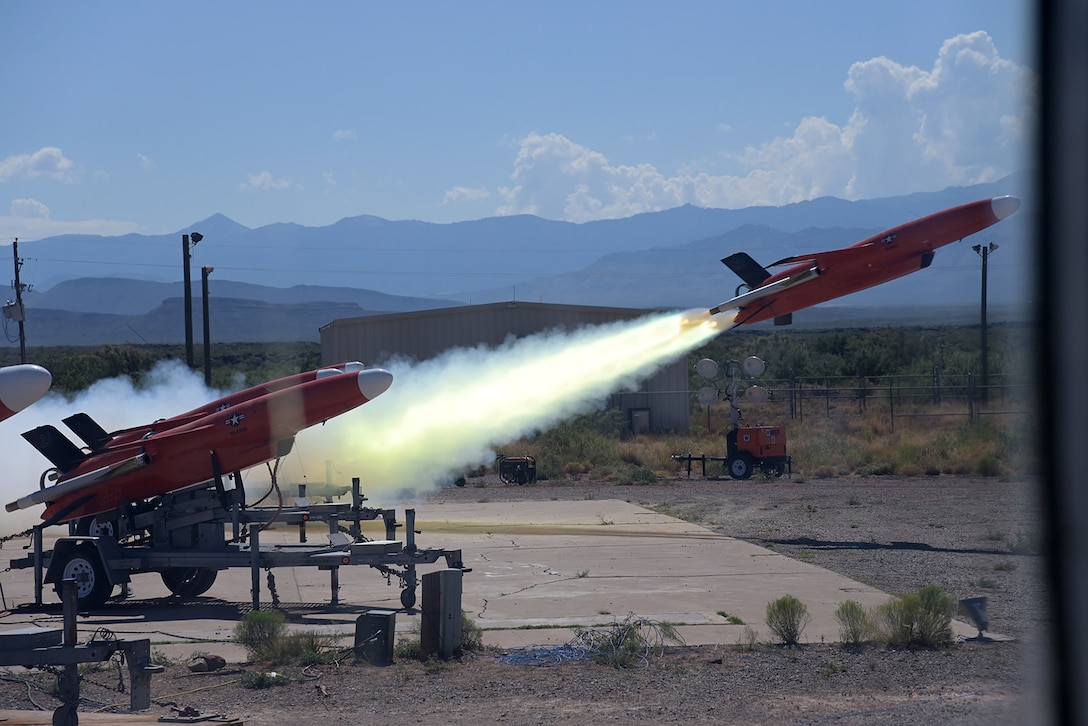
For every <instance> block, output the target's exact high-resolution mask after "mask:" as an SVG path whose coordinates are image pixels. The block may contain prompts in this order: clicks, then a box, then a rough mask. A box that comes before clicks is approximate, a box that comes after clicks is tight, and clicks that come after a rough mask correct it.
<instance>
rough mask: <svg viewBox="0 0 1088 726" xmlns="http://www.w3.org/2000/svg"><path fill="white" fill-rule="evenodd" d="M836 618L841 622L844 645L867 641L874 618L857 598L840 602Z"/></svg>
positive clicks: (840, 628) (840, 637)
mask: <svg viewBox="0 0 1088 726" xmlns="http://www.w3.org/2000/svg"><path fill="white" fill-rule="evenodd" d="M835 620H836V621H837V622H838V624H839V639H840V640H841V641H842V642H843V644H844V645H859V644H861V643H863V642H865V640H866V639H867V638H868V637H869V634H870V633H871V632H872V630H873V623H872V618H870V617H869V613H868V612H867V611H866V610H865V608H864V607H862V605H861V603H859V602H858V601H857V600H847V601H846V602H841V603H839V607H838V608H836V610H835Z"/></svg>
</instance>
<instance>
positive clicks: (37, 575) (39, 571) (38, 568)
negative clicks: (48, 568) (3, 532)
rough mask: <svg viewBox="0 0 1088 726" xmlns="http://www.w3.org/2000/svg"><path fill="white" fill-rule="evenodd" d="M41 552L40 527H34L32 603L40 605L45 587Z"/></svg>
mask: <svg viewBox="0 0 1088 726" xmlns="http://www.w3.org/2000/svg"><path fill="white" fill-rule="evenodd" d="M43 558H44V555H43V554H42V528H41V527H40V526H38V527H35V528H34V605H35V606H37V607H41V606H42V589H43V588H44V587H45V582H44V578H45V570H44V568H43Z"/></svg>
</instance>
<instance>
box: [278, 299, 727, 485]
mask: <svg viewBox="0 0 1088 726" xmlns="http://www.w3.org/2000/svg"><path fill="white" fill-rule="evenodd" d="M721 330H722V328H721V327H719V325H718V323H717V322H716V321H715V320H713V319H707V317H706V313H705V311H703V312H702V313H701V314H700V313H696V312H693V313H667V314H656V315H651V316H648V317H645V318H641V319H638V320H634V321H623V322H617V323H612V324H607V325H601V326H595V327H589V328H584V329H581V330H578V331H574V332H561V331H550V332H545V333H541V334H538V335H534V336H530V337H527V338H522V339H519V340H513V341H509V342H507V343H506V344H504V345H502V346H500V347H498V348H493V349H492V348H484V347H478V348H473V349H457V350H452V351H448V352H446V353H444V354H442V355H440V356H438V357H437V358H434V359H431V360H428V361H424V362H420V363H412V362H409V361H404V360H393V361H387V362H384V363H383V364H382V366H383V367H385V368H387V369H388V370H390V371H391V372H392V373H393V375H394V381H393V386H392V388H390V389H389V390H388V391H387V392H386V393H384V394H382V396H380V397H379V398H377V399H375V400H374V401H372V402H370V403H367V404H366V405H364V406H362V407H360V408H358V409H356V410H355V411H352V412H350V413H348V414H345V415H343V416H340V417H337V418H335V419H332V420H331V421H329V422H328V423H326V425H325V426H324V427H320V428H319V427H315V428H313V429H309V430H307V431H305V432H303V433H302V434H300V435H299V437H298V440H297V441H298V443H297V446H296V454H297V456H296V455H292V457H291V458H290V460H289V461H288V462H287V464H286V466H285V471H286V472H291V471H292V467H294V466H297V465H299V463H301V465H302V468H303V470H304V471H303V472H302V473H303V474H306V475H309V476H313V475H315V474H317V473H318V472H322V473H323V472H324V468H323V464H322V463H321V462H322V461H323V460H326V459H328V460H332V461H333V462H334V464H335V467H336V469H337V470H338V471H339V472H341V473H342V474H343V475H344V476H345V477H351V476H359V477H360V478H361V479H362V481H363V490H364V491H365V492H366V493H367V495H368V496H370V497H371V498H372V499H373V498H375V496H377V497H379V498H380V497H382V496H395V493H396V492H397V491H398V490H415V491H416V492H419V491H421V490H426V489H428V488H432V487H436V486H438V485H440V484H441V483H443V481H444V482H446V483H449V482H450V481H451V479H452V477H451V472H453V471H457V470H460V469H461V468H462V467H463V466H465V465H468V464H479V463H486V462H490V461H493V460H494V454H493V451H492V449H491V447H492V446H496V445H498V444H499V443H501V442H504V441H510V440H512V439H516V438H518V437H520V436H523V435H526V434H530V433H532V432H534V431H538V430H543V429H546V428H548V427H549V426H551V425H553V424H555V423H557V422H559V421H561V420H563V419H565V418H567V417H569V416H571V415H574V414H577V413H583V412H586V411H589V410H592V409H594V408H596V407H598V406H599V405H600V404H601V403H602V401H603V400H604V399H605V397H607V395H608V394H610V393H614V392H616V391H618V390H620V389H624V388H628V389H630V388H635V387H636V386H637V385H638V382H639V381H640V380H642V379H645V378H647V377H648V376H650V375H652V374H653V373H655V372H656V371H657V370H659V369H660V368H661V367H663V366H664V365H666V364H668V363H671V362H672V361H674V360H676V359H677V358H678V357H680V356H681V355H683V354H684V353H686V352H687V351H689V350H692V349H693V348H696V347H698V346H699V345H700V344H702V343H703V342H705V341H707V340H709V339H710V338H712V337H713V336H714V335H716V334H718V333H719V332H721ZM294 471H296V472H297V471H298V470H297V469H294Z"/></svg>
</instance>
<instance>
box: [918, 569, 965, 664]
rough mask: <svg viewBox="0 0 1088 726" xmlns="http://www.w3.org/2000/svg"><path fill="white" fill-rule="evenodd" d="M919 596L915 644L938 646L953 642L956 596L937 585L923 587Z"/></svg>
mask: <svg viewBox="0 0 1088 726" xmlns="http://www.w3.org/2000/svg"><path fill="white" fill-rule="evenodd" d="M918 598H919V600H920V601H921V607H920V608H919V610H918V623H917V626H916V627H915V638H914V642H915V644H916V645H920V646H922V647H925V648H936V647H938V646H942V645H947V644H948V643H950V642H952V616H953V615H954V614H955V612H956V606H957V603H956V598H954V597H952V596H951V595H949V594H948V593H947V592H945V591H944V590H942V589H941V588H940V587H938V586H937V585H926V586H925V587H923V588H921V589H920V590H919V591H918Z"/></svg>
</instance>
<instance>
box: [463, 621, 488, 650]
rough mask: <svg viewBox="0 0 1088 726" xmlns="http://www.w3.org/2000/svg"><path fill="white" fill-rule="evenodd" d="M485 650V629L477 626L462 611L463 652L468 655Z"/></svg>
mask: <svg viewBox="0 0 1088 726" xmlns="http://www.w3.org/2000/svg"><path fill="white" fill-rule="evenodd" d="M483 649H484V629H483V628H481V627H480V626H479V625H477V624H476V621H475V620H473V619H472V618H470V617H469V616H468V614H467V613H465V611H464V610H462V611H461V650H462V651H464V652H466V653H475V652H477V651H480V650H483Z"/></svg>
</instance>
